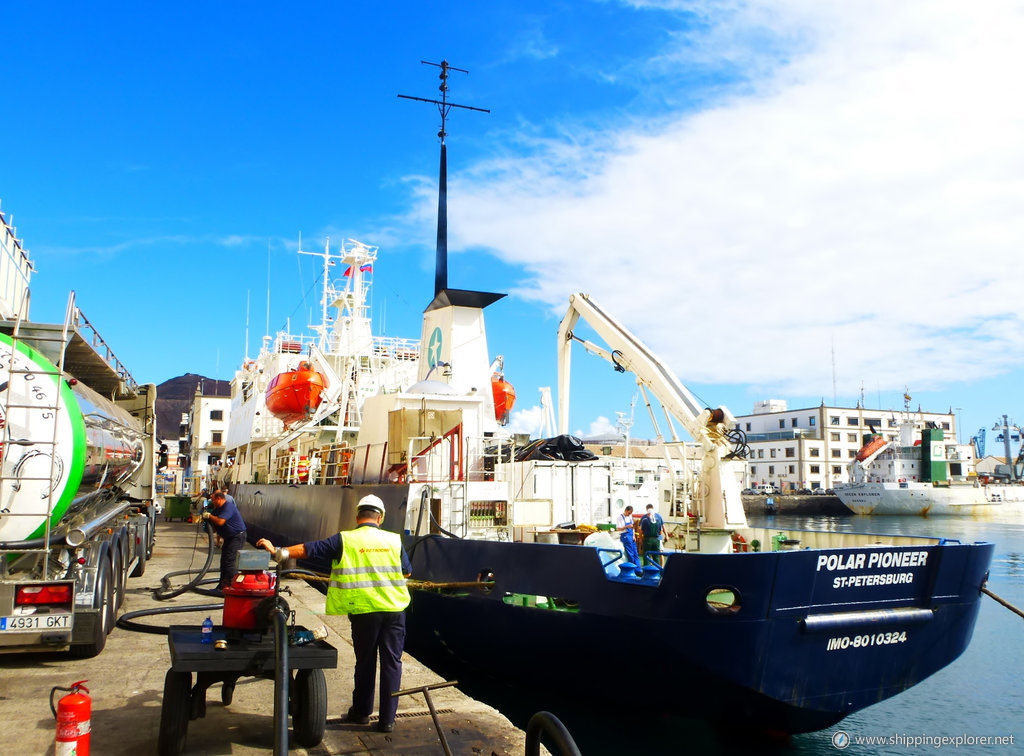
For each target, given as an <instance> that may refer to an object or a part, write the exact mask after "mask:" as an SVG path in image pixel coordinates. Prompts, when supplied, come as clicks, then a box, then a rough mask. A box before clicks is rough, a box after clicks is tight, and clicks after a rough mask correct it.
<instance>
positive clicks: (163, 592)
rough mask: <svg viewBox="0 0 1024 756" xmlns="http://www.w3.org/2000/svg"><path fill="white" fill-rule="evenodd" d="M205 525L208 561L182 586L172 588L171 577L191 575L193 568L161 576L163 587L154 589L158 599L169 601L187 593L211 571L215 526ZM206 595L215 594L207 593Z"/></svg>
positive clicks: (154, 595) (155, 596)
mask: <svg viewBox="0 0 1024 756" xmlns="http://www.w3.org/2000/svg"><path fill="white" fill-rule="evenodd" d="M203 527H204V528H206V537H207V550H206V563H205V564H204V565H203V567H202V569H200V570H199V572H198V573H197V574H196V576H195V577H194V578H192V580H190V581H189V582H188V583H186V584H185V585H183V586H181V587H180V588H171V580H170V579H171V578H172V577H176V576H178V575H191V574H192V570H178V571H177V572H168V573H167V574H166V575H164V576H163V577H162V578H160V586H161V587H160V588H157V589H156V590H155V591H153V598H155V599H156V600H157V601H167V600H168V599H172V598H174V597H175V596H180V595H181V594H183V593H187V592H188V591H190V590H192V589H193V588H194V587H195V586H197V585H198V584H199V582H200V581H201V580H202V579H203V578H204V577H205V576H206V573H207V572H209V571H210V565H211V564H213V551H214V549H213V528H211V527H210V525H209V523H204V524H203ZM196 540H198V534H197V539H196ZM193 552H194V549H193ZM206 595H214V594H206Z"/></svg>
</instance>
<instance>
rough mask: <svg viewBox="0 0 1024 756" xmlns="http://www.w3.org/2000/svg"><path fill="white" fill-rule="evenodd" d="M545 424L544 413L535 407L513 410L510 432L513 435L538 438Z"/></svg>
mask: <svg viewBox="0 0 1024 756" xmlns="http://www.w3.org/2000/svg"><path fill="white" fill-rule="evenodd" d="M543 424H544V411H543V410H542V409H541V408H540V407H538V406H537V405H534V406H532V407H529V408H526V409H519V410H512V416H511V417H510V418H509V422H508V430H509V431H510V432H512V433H529V434H530V436H531V437H533V438H537V437H538V435H539V434H540V429H541V426H542V425H543Z"/></svg>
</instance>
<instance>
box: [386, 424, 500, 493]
mask: <svg viewBox="0 0 1024 756" xmlns="http://www.w3.org/2000/svg"><path fill="white" fill-rule="evenodd" d="M461 430H462V428H461V426H457V427H456V428H454V429H452V431H449V432H448V433H447V434H445V435H444V436H435V437H428V436H421V437H414V438H410V439H409V447H408V451H407V453H406V459H407V460H409V463H408V465H407V468H408V471H407V477H408V480H409V482H417V483H445V482H448V481H453V482H466V481H504V480H507V479H508V477H509V471H510V467H511V463H510V462H509V461H507V460H511V459H512V458H513V456H514V455H513V454H512V453H511V452H510V451H509V450H508V448H505V449H504V450H503V449H502V446H501V444H500V443H499V442H498V440H497V439H495V438H493V437H491V436H463V435H462V433H461ZM416 448H419V449H421V451H419V452H415V453H414V451H413V450H414V449H416ZM503 460H505V461H503Z"/></svg>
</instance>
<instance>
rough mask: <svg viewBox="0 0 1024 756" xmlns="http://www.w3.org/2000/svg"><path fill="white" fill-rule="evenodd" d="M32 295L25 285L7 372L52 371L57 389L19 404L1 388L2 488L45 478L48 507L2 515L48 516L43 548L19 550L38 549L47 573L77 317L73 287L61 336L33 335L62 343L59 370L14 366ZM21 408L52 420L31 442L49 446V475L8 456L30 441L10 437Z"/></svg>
mask: <svg viewBox="0 0 1024 756" xmlns="http://www.w3.org/2000/svg"><path fill="white" fill-rule="evenodd" d="M29 298H30V292H29V291H28V289H26V290H25V297H24V299H23V300H22V307H21V309H19V311H18V314H17V317H16V318H15V320H14V328H13V330H12V332H11V342H12V343H11V361H10V364H9V365H8V366H7V372H8V374H7V381H8V383H10V382H11V381H13V380H14V378H15V376H28V375H32V374H42V375H49V376H52V377H53V378H54V383H55V391H54V393H53V399H52V404H16V403H13V402H12V401H11V400H12V391H11V390H10V389H9V388H8V389H7V390H6V391H3V392H0V412H2V413H3V429H2V436H0V438H2V445H3V451H2V454H0V461H2V466H0V491H3V492H4V493H8V492H10V491H11V489H12V488H13V489H14V490H15V491H17V490H18V487H20V485H21V484H22V483H24V482H26V481H32V480H36V481H44V482H46V483H48V485H47V486H46V496H45V497H44V498H41V501H43V500H45V502H46V508H45V510H41V511H30V512H3V513H2V515H0V516H3V517H33V518H37V519H38V518H39V517H45V530H44V539H43V546H42V548H38V549H36V548H30V549H17V553H21V554H24V553H39V554H41V555H42V559H43V564H42V570H43V571H42V574H43V575H44V576H45V575H48V574H49V560H50V557H51V549H50V530H51V523H50V520H51V518H52V516H53V509H54V505H55V504H56V502H55V501H54V491H55V489H56V488H57V486H56V485H55V480H56V479H57V477H58V474H59V468H58V466H57V453H56V452H57V431H58V428H59V425H60V423H59V419H60V412H61V409H62V407H61V402H60V393H61V392H60V389H61V380H62V376H63V374H64V358H65V355H66V352H67V344H68V336H69V332H70V330H71V327H72V323H73V321H74V313H75V293H74V292H73V291H72V292H71V294H70V295H69V296H68V305H67V310H66V311H65V313H64V324H63V326H62V328H61V332H60V336H59V337H58V336H49V335H44V334H43V333H38V334H34V335H33V336H32V337H31V344H37V343H39V342H41V341H49V342H53V343H57V344H58V346H59V352H58V355H59V356H58V360H57V362H56V367H57V369H56V371H53V370H39V369H37V367H36V366H33V367H20V368H19V367H15V365H14V362H15V360H14V356H15V355H16V354H17V352H18V345H19V344H20V343H22V342H23V341H25V339H23V338H22V321H23V315H24V313H26V312H27V311H28V306H29ZM31 344H30V345H31ZM19 409H32V410H43V411H41V412H39V413H38V418H37V419H36V420H35V423H43V422H49V424H50V426H49V430H48V432H47V431H46V430H43V432H41V433H40V434H39V436H38V438H37V439H35V440H33V441H32V442H31V444H32V446H35V447H36V449H33V450H32V451H33V452H35V451H37V450H38V447H43V448H44V449H48V451H49V457H50V466H49V475H47V476H46V477H39V476H35V477H32V476H24V475H20V474H17V473H16V472H15V471H16V470H17V468H18V464H17V463H13V462H10V461H9V457H10V455H11V454H12V451H13V449H15V448H20V447H23V446H26V445H28V444H29V442H28V441H27V440H25V439H14V438H11V425H10V422H9V420H10V416H11V410H19ZM46 411H48V412H49V417H48V418H47V417H45V415H46V414H47V412H46ZM31 453H32V452H29V454H31ZM25 456H27V455H25ZM25 456H23V457H22V458H21V459H25ZM20 461H21V460H19V462H20ZM3 551H7V552H11V551H13V549H6V550H0V553H2V552H3Z"/></svg>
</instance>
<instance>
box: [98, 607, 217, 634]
mask: <svg viewBox="0 0 1024 756" xmlns="http://www.w3.org/2000/svg"><path fill="white" fill-rule="evenodd" d="M223 608H224V604H194V605H192V606H158V607H156V608H155V609H139V610H138V611H137V612H127V613H126V614H122V615H121V616H120V617H118V618H117V623H116V624H117V626H118V627H119V628H121V629H122V630H132V631H133V632H136V633H151V634H153V635H167V633H168V632H169V631H170V628H168V627H158V626H156V625H143V624H140V623H138V622H132V620H134V619H137V618H138V617H148V616H149V615H156V614H180V613H183V612H208V611H216V610H217V609H223Z"/></svg>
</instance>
